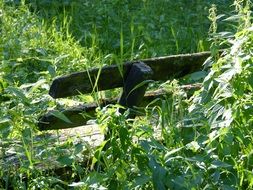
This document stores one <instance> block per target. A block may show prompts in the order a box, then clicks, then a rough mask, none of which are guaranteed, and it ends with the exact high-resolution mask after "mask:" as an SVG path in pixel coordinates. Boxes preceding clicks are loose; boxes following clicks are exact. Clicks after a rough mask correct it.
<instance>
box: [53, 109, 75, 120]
mask: <svg viewBox="0 0 253 190" xmlns="http://www.w3.org/2000/svg"><path fill="white" fill-rule="evenodd" d="M50 113H51V114H52V115H54V116H55V117H57V118H59V119H61V120H63V121H65V122H66V123H72V122H71V121H70V120H69V119H68V118H67V117H66V116H65V115H64V114H63V113H62V112H60V111H58V110H52V111H50Z"/></svg>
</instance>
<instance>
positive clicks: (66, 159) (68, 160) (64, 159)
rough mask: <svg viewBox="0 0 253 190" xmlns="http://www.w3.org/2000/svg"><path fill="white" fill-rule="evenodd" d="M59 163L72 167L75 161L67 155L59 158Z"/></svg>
mask: <svg viewBox="0 0 253 190" xmlns="http://www.w3.org/2000/svg"><path fill="white" fill-rule="evenodd" d="M57 161H58V162H59V163H61V164H62V165H66V166H71V165H72V163H73V161H74V160H73V158H71V157H70V156H67V155H66V156H59V157H58V158H57Z"/></svg>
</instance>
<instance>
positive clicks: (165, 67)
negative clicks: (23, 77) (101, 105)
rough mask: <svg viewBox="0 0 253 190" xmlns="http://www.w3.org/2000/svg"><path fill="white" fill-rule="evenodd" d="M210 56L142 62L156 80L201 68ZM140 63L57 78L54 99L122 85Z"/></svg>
mask: <svg viewBox="0 0 253 190" xmlns="http://www.w3.org/2000/svg"><path fill="white" fill-rule="evenodd" d="M209 56H210V52H202V53H194V54H182V55H172V56H166V57H157V58H151V59H144V60H141V62H143V63H145V64H147V65H148V66H149V67H150V68H151V69H152V70H153V72H154V74H153V76H152V80H168V79H171V78H179V77H182V76H185V75H186V74H190V73H192V72H195V71H198V70H201V69H202V64H203V63H204V61H205V60H206V59H207V58H208V57H209ZM138 62H139V61H133V62H126V63H124V64H123V65H121V67H122V72H120V70H119V67H118V66H117V65H110V66H105V67H102V68H93V69H90V70H87V71H83V72H77V73H73V74H70V75H66V76H62V77H58V78H56V79H55V80H54V81H53V83H52V85H51V88H50V91H49V94H50V95H51V96H52V97H53V98H64V97H68V96H74V95H78V94H80V93H90V92H92V90H98V91H100V90H107V89H113V88H117V87H122V86H123V84H124V78H126V76H127V74H128V73H129V71H130V68H131V65H132V64H134V63H138Z"/></svg>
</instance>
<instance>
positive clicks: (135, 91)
mask: <svg viewBox="0 0 253 190" xmlns="http://www.w3.org/2000/svg"><path fill="white" fill-rule="evenodd" d="M152 74H153V71H152V69H151V68H150V67H149V66H148V65H146V64H145V63H143V62H138V63H134V64H133V65H132V67H131V69H130V71H129V73H128V75H127V76H126V79H125V82H124V86H123V92H122V94H121V97H120V98H119V100H118V103H119V104H120V105H122V106H124V107H126V108H129V109H130V115H129V118H134V117H135V114H134V107H138V106H140V104H141V102H142V99H143V97H144V95H145V91H146V89H147V87H148V80H150V79H151V77H152ZM120 111H121V112H124V110H120Z"/></svg>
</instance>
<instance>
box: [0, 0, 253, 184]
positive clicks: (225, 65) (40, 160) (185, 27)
mask: <svg viewBox="0 0 253 190" xmlns="http://www.w3.org/2000/svg"><path fill="white" fill-rule="evenodd" d="M212 4H215V5H212ZM232 4H233V5H232ZM251 4H252V3H251V2H250V1H246V0H245V1H243V0H242V1H241V0H235V1H228V0H223V1H216V0H212V1H201V0H195V1H191V0H180V1H177V2H175V1H169V0H158V1H144V0H143V1H119V0H113V1H107V0H102V1H101V0H100V1H98V0H94V1H81V0H80V1H79V0H75V1H74V0H73V1H71V0H64V1H61V0H57V1H50V0H42V1H36V0H29V1H24V0H22V1H11V0H8V1H7V0H6V1H1V2H0V5H1V6H0V7H1V8H0V18H1V20H0V22H1V30H0V32H1V38H0V39H1V41H0V50H1V52H0V58H1V65H0V93H1V94H0V104H1V105H0V106H1V109H0V137H1V140H0V151H1V154H0V157H1V161H0V188H4V189H9V188H14V189H66V188H69V189H71V188H77V189H251V188H252V186H253V175H252V169H253V168H252V166H253V158H252V139H253V134H252V89H253V88H252V57H253V56H252V52H253V51H252V41H253V36H252V34H253V33H252V30H253V29H252V16H251V10H252V7H251V6H252V5H251ZM230 5H231V6H230ZM219 48H226V50H224V53H223V56H222V57H219V56H218V55H217V50H218V49H219ZM209 49H210V50H211V51H212V54H213V58H212V59H208V60H207V61H206V63H205V66H206V67H208V66H211V69H210V72H209V73H208V75H207V76H206V77H205V79H204V81H203V83H202V88H201V89H200V90H199V91H198V92H196V93H195V94H194V96H193V97H191V98H190V99H188V98H187V95H186V92H185V91H184V90H182V88H181V87H180V84H181V83H183V82H185V81H186V82H191V81H193V78H191V76H189V77H188V78H186V79H184V80H182V81H172V82H166V83H165V84H162V85H161V86H160V87H161V88H163V89H165V90H167V91H169V92H171V93H172V96H171V97H165V98H164V99H159V100H157V102H159V104H158V105H159V106H157V104H156V105H154V106H153V107H152V108H151V107H147V108H146V116H145V117H142V118H138V119H137V120H134V121H130V120H127V119H126V117H127V112H126V113H125V114H123V115H122V114H120V113H119V112H118V107H117V106H108V107H105V108H100V109H98V110H97V123H98V125H99V126H100V128H101V129H102V130H104V131H107V130H108V129H110V132H111V137H110V138H109V139H108V140H106V141H104V142H103V143H102V144H101V145H100V146H99V147H98V148H97V149H91V147H89V146H87V145H86V144H83V143H76V142H75V141H73V140H71V139H68V140H66V142H64V143H62V144H61V143H59V139H57V138H52V136H50V135H48V134H47V133H41V132H39V131H37V127H36V123H37V119H38V117H39V116H40V115H41V114H43V113H45V112H46V111H47V110H48V109H59V108H61V107H62V104H63V102H64V100H59V101H58V100H57V101H54V100H52V99H51V98H50V97H49V96H48V95H47V92H48V89H49V85H50V83H51V81H52V79H53V78H54V77H56V76H58V75H62V74H67V73H70V72H73V71H80V70H86V69H88V68H90V67H93V66H98V67H101V66H103V65H107V64H121V63H122V62H124V61H125V60H133V59H141V58H148V57H154V56H161V55H170V54H178V53H190V52H198V51H204V50H209ZM195 75H198V74H195ZM109 95H113V93H109ZM94 96H96V94H95V95H94ZM94 96H93V97H91V96H89V95H87V96H80V97H77V98H75V99H74V100H75V101H79V102H80V101H83V102H88V101H90V99H91V100H93V99H95V98H94ZM65 101H70V100H65ZM150 118H152V119H150ZM157 127H158V128H160V131H159V135H160V137H159V138H156V137H155V136H154V134H155V133H157V131H156V130H157ZM155 131H156V132H155ZM55 133H57V132H55ZM49 144H53V146H49ZM108 145H109V147H108ZM104 147H108V149H104ZM10 152H11V153H13V154H15V155H17V158H18V160H19V163H20V164H19V166H18V167H16V166H14V165H13V164H12V161H8V159H6V157H5V156H6V155H9V153H10ZM52 160H55V163H56V164H59V165H61V166H64V167H65V170H64V171H63V172H62V171H60V172H59V171H57V170H54V169H52V168H50V165H51V162H52ZM80 160H82V161H87V160H88V163H87V164H86V165H85V164H84V163H83V162H80ZM38 165H43V166H44V168H45V171H43V170H40V169H38V167H37V166H38Z"/></svg>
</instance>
